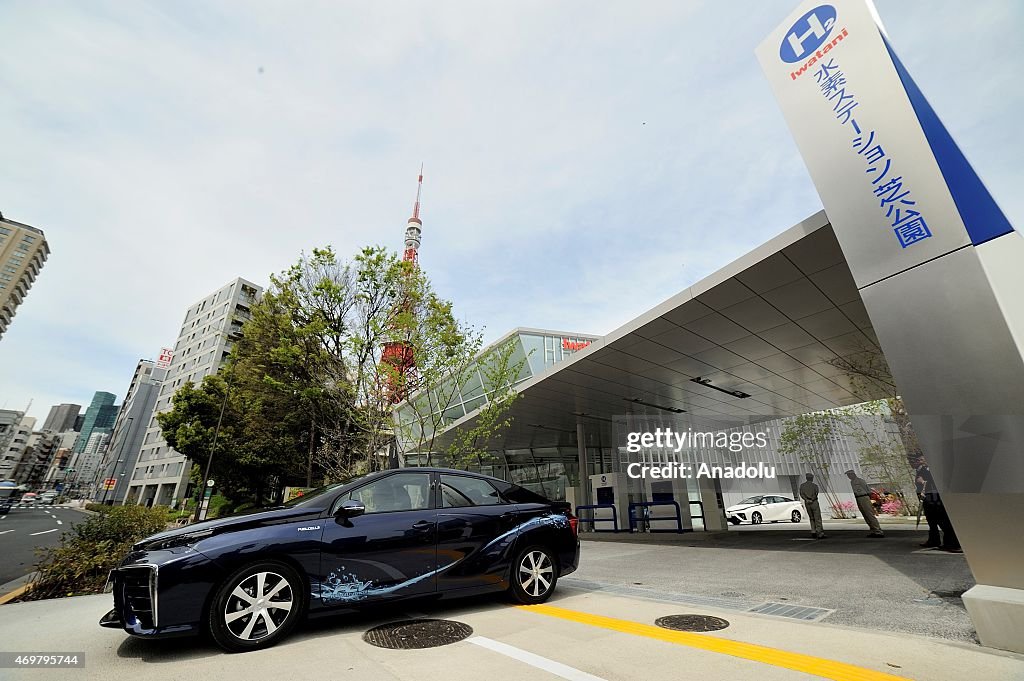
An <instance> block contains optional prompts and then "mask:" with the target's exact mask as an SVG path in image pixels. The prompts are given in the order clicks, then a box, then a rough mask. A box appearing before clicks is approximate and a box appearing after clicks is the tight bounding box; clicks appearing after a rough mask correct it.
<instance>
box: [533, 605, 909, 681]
mask: <svg viewBox="0 0 1024 681" xmlns="http://www.w3.org/2000/svg"><path fill="white" fill-rule="evenodd" d="M519 607H520V608H522V609H523V610H527V611H529V612H535V613H538V614H540V615H547V616H549V617H557V618H559V619H563V620H568V621H570V622H578V623H580V624H589V625H590V626H593V627H600V628H601V629H610V630H611V631H619V632H622V633H624V634H632V635H634V636H645V637H647V638H653V639H656V640H659V641H666V642H668V643H676V644H678V645H683V646H689V647H691V648H699V649H701V650H707V651H710V652H713V653H721V654H723V655H731V656H733V657H739V658H742V659H744V660H753V661H754V662H762V663H764V664H770V665H773V666H775V667H783V668H785V669H792V670H793V671H798V672H804V673H805V674H813V675H814V676H820V677H821V678H824V679H833V681H907V679H906V677H903V676H893V675H892V674H886V673H885V672H878V671H875V670H873V669H866V668H864V667H857V666H855V665H852V664H846V663H845V662H836V661H835V660H826V659H824V658H821V657H814V656H813V655H804V654H802V653H791V652H789V651H786V650H779V649H777V648H769V647H768V646H761V645H757V644H754V643H744V642H743V641H733V640H730V639H727V638H719V637H717V636H708V635H707V634H695V633H691V632H687V631H672V630H671V629H662V628H661V627H656V626H654V625H653V624H642V623H640V622H630V621H629V620H620V619H616V618H614V617H605V616H603V615H591V614H590V613H585V612H577V611H576V610H568V609H566V608H559V607H556V606H553V605H523V606H519Z"/></svg>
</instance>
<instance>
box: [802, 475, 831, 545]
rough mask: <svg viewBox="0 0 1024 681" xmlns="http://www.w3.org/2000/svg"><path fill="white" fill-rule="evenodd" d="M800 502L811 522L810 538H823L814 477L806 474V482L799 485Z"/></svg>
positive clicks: (823, 529)
mask: <svg viewBox="0 0 1024 681" xmlns="http://www.w3.org/2000/svg"><path fill="white" fill-rule="evenodd" d="M800 500H801V501H803V502H804V508H806V509H807V518H808V520H810V521H811V537H813V538H814V539H824V538H825V527H824V525H822V524H821V507H820V506H818V486H817V485H815V484H814V475H812V474H811V473H808V474H807V480H806V482H804V483H802V484H801V485H800Z"/></svg>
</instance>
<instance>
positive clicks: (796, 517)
mask: <svg viewBox="0 0 1024 681" xmlns="http://www.w3.org/2000/svg"><path fill="white" fill-rule="evenodd" d="M789 520H790V521H791V522H794V523H798V522H800V511H797V510H796V509H794V510H793V512H792V513H790V514H789Z"/></svg>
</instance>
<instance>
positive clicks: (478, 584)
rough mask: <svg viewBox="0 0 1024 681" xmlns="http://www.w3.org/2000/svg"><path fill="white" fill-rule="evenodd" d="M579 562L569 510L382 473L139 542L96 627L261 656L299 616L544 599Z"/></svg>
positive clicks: (461, 480) (434, 475)
mask: <svg viewBox="0 0 1024 681" xmlns="http://www.w3.org/2000/svg"><path fill="white" fill-rule="evenodd" d="M578 562H579V539H578V538H577V536H576V519H575V518H574V517H573V516H572V514H571V513H570V512H569V508H568V504H565V503H562V502H552V501H549V500H548V499H545V498H544V497H542V496H540V495H538V494H534V493H533V492H530V491H528V490H525V489H523V488H522V487H519V486H517V485H513V484H511V483H508V482H505V481H503V480H498V479H496V478H491V477H487V476H483V475H476V474H473V473H466V472H463V471H454V470H448V469H441V468H405V469H399V470H390V471H381V472H378V473H371V474H370V475H366V476H364V477H362V478H359V479H357V480H354V481H351V482H347V483H342V484H338V485H331V486H328V487H322V488H320V489H318V490H315V491H313V492H310V493H308V494H306V495H305V496H303V497H300V498H299V499H296V500H293V501H291V502H289V503H287V504H285V505H284V506H281V507H278V508H274V509H270V510H263V511H259V512H255V513H250V514H247V515H240V516H231V517H228V518H222V519H218V520H211V521H206V522H202V523H197V524H195V525H191V526H187V527H183V528H179V529H175V530H170V531H168V532H163V533H161V534H157V535H154V536H152V537H149V538H147V539H144V540H143V541H141V542H139V543H138V544H136V545H135V546H134V547H132V552H131V553H129V554H128V555H127V556H126V557H125V559H124V560H123V561H122V562H121V565H120V566H119V567H118V568H117V569H116V570H114V571H113V572H112V573H111V581H112V586H113V594H114V609H113V610H111V611H110V612H108V613H107V614H106V615H105V616H104V617H103V618H102V619H101V620H100V624H101V625H102V626H105V627H113V628H123V629H124V630H125V631H126V632H128V633H129V634H132V635H134V636H143V637H158V636H180V635H190V634H200V633H203V632H209V634H210V635H211V636H212V637H213V639H214V640H215V641H216V642H217V643H218V644H219V645H220V646H221V647H223V648H224V649H225V650H229V651H247V650H256V649H259V648H265V647H267V646H271V645H274V644H275V643H277V642H278V641H280V640H281V639H282V638H284V637H285V636H287V635H288V633H289V632H290V631H291V630H292V629H294V627H295V625H296V624H297V623H298V622H299V621H300V620H301V619H302V617H303V616H305V615H307V614H308V615H310V616H313V615H321V614H329V613H337V612H343V611H345V610H350V609H354V608H359V607H362V606H365V605H369V604H373V603H380V602H384V601H394V600H397V599H403V598H415V597H428V596H435V597H437V596H440V597H453V596H455V597H458V596H469V595H474V594H479V593H486V592H508V593H509V594H510V595H511V596H512V597H513V598H514V599H515V600H517V601H518V602H520V603H527V604H532V603H541V602H543V601H545V600H547V599H548V597H550V596H551V593H552V591H554V589H555V583H556V582H557V580H558V578H559V577H560V576H561V575H565V574H568V573H570V572H572V571H573V570H575V569H576V566H577V563H578Z"/></svg>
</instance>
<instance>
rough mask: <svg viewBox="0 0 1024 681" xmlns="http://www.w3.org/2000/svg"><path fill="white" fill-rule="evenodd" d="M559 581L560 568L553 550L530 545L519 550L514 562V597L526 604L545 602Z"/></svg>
mask: <svg viewBox="0 0 1024 681" xmlns="http://www.w3.org/2000/svg"><path fill="white" fill-rule="evenodd" d="M556 581H558V569H557V567H556V566H555V561H554V558H553V557H552V555H551V552H550V551H549V550H548V549H546V548H544V547H543V546H530V547H528V548H525V549H523V550H522V551H520V552H519V555H518V556H517V557H516V560H515V563H513V564H512V586H511V589H510V591H511V593H512V597H513V598H514V599H515V600H517V601H518V602H520V603H523V604H524V605H536V604H538V603H543V602H544V601H546V600H547V599H548V598H550V597H551V594H552V592H553V591H554V590H555V582H556Z"/></svg>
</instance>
